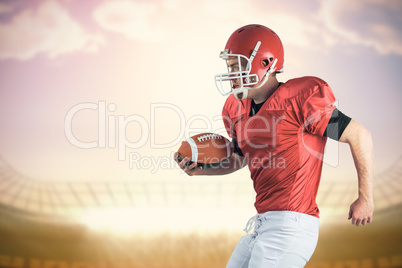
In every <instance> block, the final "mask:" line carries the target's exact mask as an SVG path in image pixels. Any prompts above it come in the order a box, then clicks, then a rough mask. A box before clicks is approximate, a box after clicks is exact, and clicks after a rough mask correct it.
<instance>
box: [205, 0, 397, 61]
mask: <svg viewBox="0 0 402 268" xmlns="http://www.w3.org/2000/svg"><path fill="white" fill-rule="evenodd" d="M203 3H204V4H203V7H202V10H203V11H204V12H205V13H206V14H208V15H209V16H213V17H214V18H215V19H218V20H220V22H221V23H218V24H217V25H216V27H219V29H221V30H219V31H220V32H223V31H224V30H223V29H225V28H227V27H231V28H232V29H233V30H235V29H236V28H235V27H240V26H241V25H245V24H250V23H260V24H263V25H266V26H268V27H270V28H271V29H273V30H274V31H275V32H277V33H278V35H279V36H280V37H281V39H282V41H283V42H284V44H285V45H295V46H299V47H303V48H312V49H318V50H324V51H325V50H327V49H328V48H333V47H336V46H339V45H358V46H366V47H372V48H374V49H375V50H376V51H378V53H380V54H392V53H393V54H397V55H402V31H401V30H400V29H401V28H402V17H400V14H401V13H402V2H401V1H400V0H388V1H383V0H354V1H348V0H326V1H307V2H302V3H301V2H300V1H290V0H286V1H282V2H278V1H277V2H275V4H271V5H269V4H268V3H267V4H266V6H264V5H261V3H258V2H257V1H253V0H251V1H249V2H247V3H245V2H244V1H239V0H231V1H229V0H207V1H204V2H203ZM267 10H269V12H268V14H267ZM233 22H236V24H235V25H236V26H233V25H234V23H233Z"/></svg>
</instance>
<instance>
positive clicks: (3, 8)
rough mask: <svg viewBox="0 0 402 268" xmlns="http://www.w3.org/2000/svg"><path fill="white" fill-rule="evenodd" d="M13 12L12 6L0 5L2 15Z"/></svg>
mask: <svg viewBox="0 0 402 268" xmlns="http://www.w3.org/2000/svg"><path fill="white" fill-rule="evenodd" d="M11 11H13V7H12V6H8V5H6V4H3V3H0V14H5V13H10V12H11Z"/></svg>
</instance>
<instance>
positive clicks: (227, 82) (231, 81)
mask: <svg viewBox="0 0 402 268" xmlns="http://www.w3.org/2000/svg"><path fill="white" fill-rule="evenodd" d="M220 58H222V59H224V60H225V61H226V66H227V69H228V72H227V73H221V74H217V75H215V85H216V88H217V89H218V91H219V92H220V93H221V94H222V95H223V96H227V95H230V94H234V96H235V97H236V98H237V96H238V95H239V94H241V93H243V98H245V97H246V95H247V92H246V91H247V90H248V88H245V87H250V86H253V85H256V84H257V83H258V82H259V79H258V76H257V75H256V74H250V71H251V66H252V65H251V64H252V62H251V60H250V59H249V58H247V57H246V56H244V55H240V54H230V53H228V51H222V52H221V55H220Z"/></svg>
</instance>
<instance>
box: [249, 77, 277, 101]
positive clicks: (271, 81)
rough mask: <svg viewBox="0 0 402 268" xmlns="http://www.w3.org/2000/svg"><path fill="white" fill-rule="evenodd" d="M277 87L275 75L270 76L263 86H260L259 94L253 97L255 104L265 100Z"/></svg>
mask: <svg viewBox="0 0 402 268" xmlns="http://www.w3.org/2000/svg"><path fill="white" fill-rule="evenodd" d="M278 87H279V82H278V80H277V79H276V76H271V77H269V78H268V81H267V82H266V83H265V85H264V86H263V87H261V91H260V92H259V93H260V94H257V95H256V96H254V97H253V100H254V102H255V104H259V103H262V102H264V101H266V100H267V99H268V98H269V97H271V95H272V94H273V93H274V92H275V90H276V89H277V88H278Z"/></svg>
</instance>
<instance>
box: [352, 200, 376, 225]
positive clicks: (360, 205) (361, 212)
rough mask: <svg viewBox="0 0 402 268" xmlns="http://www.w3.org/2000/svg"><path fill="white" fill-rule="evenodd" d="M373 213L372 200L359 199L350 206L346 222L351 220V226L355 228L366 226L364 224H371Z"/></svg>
mask: <svg viewBox="0 0 402 268" xmlns="http://www.w3.org/2000/svg"><path fill="white" fill-rule="evenodd" d="M373 211H374V203H373V199H372V198H369V199H364V198H360V197H359V198H357V199H356V201H355V202H353V204H352V205H350V210H349V218H348V220H350V219H352V224H353V225H356V226H359V225H360V224H362V225H366V223H371V221H372V219H373Z"/></svg>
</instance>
